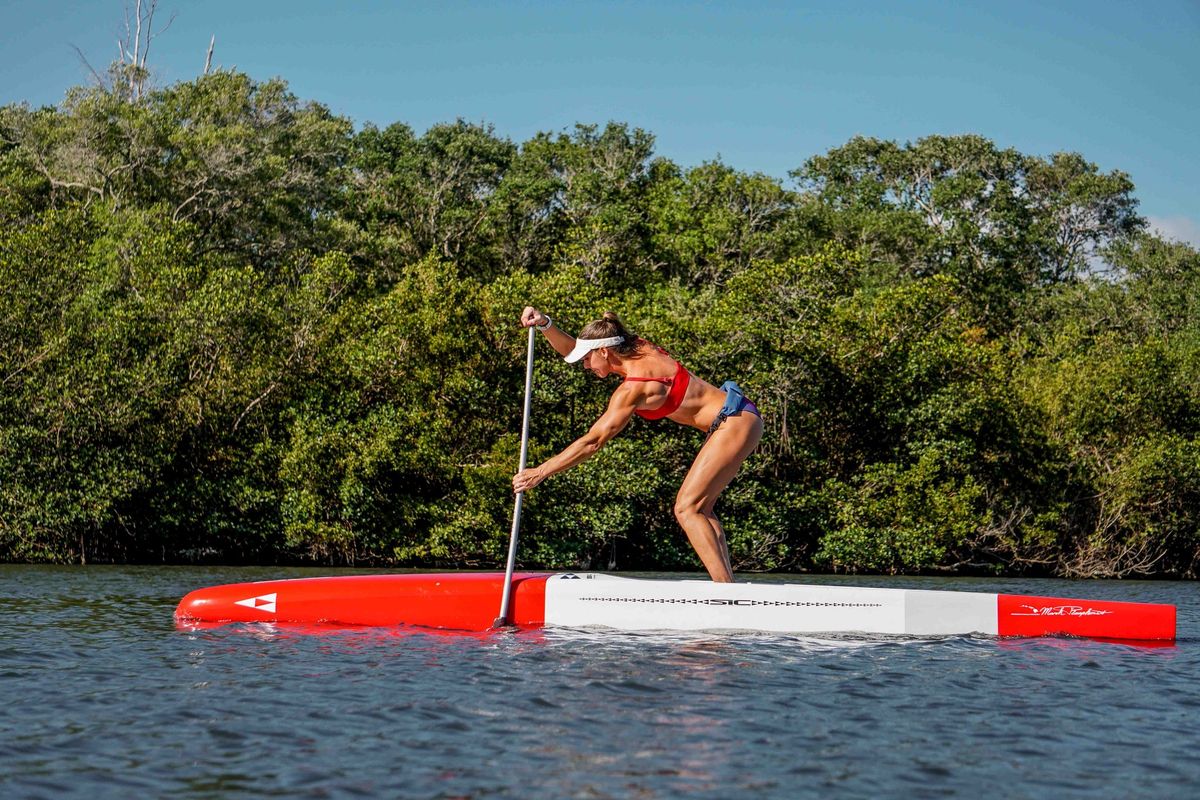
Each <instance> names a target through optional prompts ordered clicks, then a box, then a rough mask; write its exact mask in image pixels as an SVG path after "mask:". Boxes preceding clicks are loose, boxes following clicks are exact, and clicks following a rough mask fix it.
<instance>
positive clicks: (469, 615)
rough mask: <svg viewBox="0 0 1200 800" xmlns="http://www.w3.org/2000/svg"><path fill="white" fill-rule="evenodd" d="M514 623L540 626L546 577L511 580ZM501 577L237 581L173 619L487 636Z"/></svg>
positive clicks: (185, 603)
mask: <svg viewBox="0 0 1200 800" xmlns="http://www.w3.org/2000/svg"><path fill="white" fill-rule="evenodd" d="M513 583H514V587H513V600H512V611H511V615H510V616H511V618H510V620H509V621H510V622H512V623H513V624H516V625H518V626H523V627H539V626H541V625H542V622H543V620H544V619H545V603H546V601H545V596H546V589H545V586H546V576H545V575H536V574H516V575H514V576H513ZM503 586H504V575H503V574H492V573H487V574H473V573H461V574H460V573H453V574H440V575H362V576H343V577H338V578H326V579H311V578H310V579H300V580H283V581H263V582H260V583H234V584H227V585H224V586H213V587H210V588H207V589H198V590H197V591H194V592H192V593H190V594H188V595H187V596H186V597H184V598H183V600H182V601H181V602H180V603H179V606H178V608H176V609H175V617H176V618H177V619H181V620H199V621H205V622H313V621H320V622H342V623H352V624H355V625H398V624H408V625H421V626H425V627H429V628H454V629H457V630H478V631H482V630H487V629H488V628H489V627H491V625H492V622H493V621H494V620H495V619H496V614H497V612H498V611H499V609H500V597H501V593H502V590H503Z"/></svg>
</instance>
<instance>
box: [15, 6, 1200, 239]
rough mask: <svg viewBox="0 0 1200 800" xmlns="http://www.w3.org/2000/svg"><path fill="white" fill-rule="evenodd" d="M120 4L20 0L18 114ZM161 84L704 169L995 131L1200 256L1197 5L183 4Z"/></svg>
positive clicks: (94, 48)
mask: <svg viewBox="0 0 1200 800" xmlns="http://www.w3.org/2000/svg"><path fill="white" fill-rule="evenodd" d="M122 9H123V4H122V2H121V1H120V0H91V2H80V1H79V0H74V1H72V0H41V2H17V1H16V0H0V45H2V47H0V103H11V102H18V101H27V102H29V103H31V104H34V105H44V104H54V103H57V102H59V101H60V100H61V98H62V96H63V94H64V92H65V91H66V89H67V88H68V87H70V86H72V85H76V84H79V83H83V82H86V80H87V79H88V74H87V71H86V70H85V69H84V67H82V66H81V64H80V63H79V60H78V58H77V57H76V55H75V53H74V51H73V50H72V48H71V45H76V46H78V47H79V48H80V50H82V51H83V52H84V54H86V55H87V57H88V59H89V60H90V61H91V62H92V63H93V65H95V66H96V67H97V68H98V69H99V68H102V67H103V66H104V65H105V64H107V63H108V61H110V60H111V59H112V58H113V57H115V55H116V39H117V37H118V34H119V33H120V30H121V28H122V19H123V11H122ZM172 13H174V14H175V15H176V16H175V21H174V23H173V24H172V25H171V27H170V28H169V29H168V30H167V31H166V32H164V33H163V34H162V35H161V36H160V37H159V38H158V39H156V40H155V41H154V43H153V45H152V50H151V56H150V63H151V66H152V67H153V68H154V69H155V70H156V74H157V77H158V79H159V81H160V82H172V81H176V80H186V79H189V78H191V77H193V76H195V75H196V74H198V73H199V72H200V71H201V70H202V69H203V65H204V55H205V51H206V50H207V47H208V42H209V37H210V36H212V35H213V34H215V35H216V37H217V43H216V52H215V55H214V59H213V60H214V64H216V65H221V66H225V67H236V68H237V69H239V70H242V71H244V72H247V73H249V74H250V75H252V76H254V77H256V78H260V79H266V78H270V77H274V76H281V77H283V78H286V79H287V80H288V82H289V83H290V85H291V88H292V90H293V91H294V92H295V93H296V94H297V95H299V96H300V97H302V98H305V99H312V100H317V101H319V102H322V103H324V104H326V105H328V106H329V107H330V108H331V109H332V110H333V111H335V112H337V113H339V114H344V115H346V116H348V117H350V118H351V119H353V120H354V121H355V122H356V123H357V124H359V125H361V124H363V123H365V122H374V123H376V124H379V125H386V124H388V123H391V122H397V121H400V122H406V123H408V124H410V125H412V126H413V127H414V128H416V129H417V130H418V131H423V130H424V129H426V128H427V127H429V126H430V125H432V124H434V123H437V122H443V121H450V120H454V119H457V118H459V117H461V118H464V119H467V120H471V121H474V122H488V123H492V124H493V125H494V126H495V128H496V131H497V133H499V134H501V135H504V136H507V137H509V138H512V139H514V140H516V141H523V140H524V139H527V138H529V137H530V136H532V135H533V134H534V133H536V132H537V131H542V130H551V131H556V130H562V129H565V128H569V127H571V126H572V125H574V124H575V123H576V122H593V123H604V122H607V121H609V120H618V121H623V122H629V123H631V124H634V125H637V126H640V127H643V128H645V129H647V130H649V131H650V132H652V133H653V134H655V136H656V137H657V150H658V153H659V154H661V155H664V156H667V157H668V158H671V159H673V160H675V161H677V162H679V163H681V164H684V165H693V164H699V163H701V162H703V161H705V160H710V159H713V158H716V157H720V158H721V159H722V160H723V161H725V162H726V163H728V164H730V165H732V166H734V167H736V168H738V169H742V170H747V171H761V172H765V173H767V174H770V175H774V176H777V177H780V178H784V177H786V175H787V173H788V171H789V170H792V169H795V168H796V167H798V166H800V165H801V164H802V163H803V162H804V161H805V160H806V159H807V158H808V157H809V156H812V155H815V154H818V153H823V152H825V151H826V150H828V149H830V148H832V147H836V146H838V145H840V144H842V143H844V142H845V141H846V140H847V139H849V138H850V137H851V136H854V135H855V134H864V135H869V136H876V137H880V138H886V139H896V140H899V141H907V140H912V139H916V138H919V137H921V136H925V135H928V134H956V133H979V134H982V135H984V136H987V137H988V138H990V139H992V140H993V141H995V142H997V143H998V144H999V145H1001V146H1005V147H1015V148H1017V149H1018V150H1020V151H1022V152H1026V153H1032V154H1039V155H1048V154H1050V153H1053V152H1057V151H1076V152H1080V153H1082V154H1083V155H1084V156H1085V157H1086V158H1088V159H1089V160H1091V161H1093V162H1095V163H1097V164H1098V165H1099V166H1100V167H1101V168H1102V169H1104V170H1110V169H1121V170H1124V171H1126V172H1128V173H1129V174H1130V175H1131V176H1132V177H1133V179H1134V182H1135V183H1136V184H1137V187H1138V191H1137V195H1138V197H1139V198H1140V200H1141V211H1142V213H1143V214H1144V215H1146V216H1147V217H1149V218H1150V219H1151V220H1152V222H1153V223H1154V224H1155V225H1156V226H1157V227H1159V228H1160V229H1161V230H1162V231H1163V232H1164V233H1166V234H1168V235H1169V236H1172V237H1173V238H1183V239H1188V240H1190V241H1192V242H1193V243H1196V244H1200V190H1198V189H1200V153H1197V142H1198V141H1200V134H1198V131H1200V80H1198V79H1200V0H1145V2H1142V3H1135V2H1132V1H1130V2H1106V0H1090V1H1089V2H1075V1H1074V0H1039V1H1037V2H1027V1H1026V0H1004V1H1001V0H991V1H990V2H975V1H974V0H959V2H935V1H934V0H911V1H910V2H904V1H903V0H892V1H891V2H882V1H881V2H871V1H865V2H841V3H838V2H819V3H818V2H765V1H763V2H755V1H754V0H742V2H675V1H670V2H668V1H666V0H660V1H659V2H616V1H613V2H584V1H583V0H580V1H579V2H568V1H567V0H560V2H503V3H502V2H442V3H437V2H427V3H417V2H391V3H384V2H349V1H348V0H347V1H344V2H335V1H334V0H328V2H311V1H310V0H290V2H276V1H275V0H242V1H241V2H236V3H235V2H228V0H162V1H161V6H160V11H159V20H160V22H164V23H165V22H166V20H167V19H168V18H169V17H170V16H171V14H172Z"/></svg>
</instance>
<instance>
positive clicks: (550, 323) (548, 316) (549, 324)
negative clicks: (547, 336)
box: [533, 314, 554, 332]
mask: <svg viewBox="0 0 1200 800" xmlns="http://www.w3.org/2000/svg"><path fill="white" fill-rule="evenodd" d="M553 324H554V320H552V319H550V315H549V314H546V324H545V325H534V326H533V327H535V328H537V329H538V330H539V331H543V332H544V331H545V330H546V329H547V328H549V327H550V326H551V325H553Z"/></svg>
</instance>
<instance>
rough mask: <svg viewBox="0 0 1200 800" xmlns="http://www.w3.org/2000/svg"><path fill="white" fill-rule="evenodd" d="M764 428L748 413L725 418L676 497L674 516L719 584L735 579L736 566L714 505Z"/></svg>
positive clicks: (694, 463)
mask: <svg viewBox="0 0 1200 800" xmlns="http://www.w3.org/2000/svg"><path fill="white" fill-rule="evenodd" d="M762 431H763V423H762V420H761V419H760V418H759V417H757V416H755V415H754V414H751V413H749V412H745V411H744V412H742V413H741V414H739V415H737V416H736V417H729V418H728V419H726V420H725V422H723V423H722V424H721V427H719V428H717V429H716V431H714V432H713V434H712V436H710V437H708V441H707V442H705V443H704V446H703V447H701V448H700V452H699V453H698V454H697V455H696V460H695V461H694V462H692V468H691V469H690V470H688V474H687V476H686V477H685V478H684V479H683V485H682V486H680V487H679V494H678V495H677V496H676V498H675V519H677V520H678V521H679V525H680V527H682V528H683V530H684V533H686V534H687V537H688V541H690V542H691V543H692V547H694V548H695V549H696V554H697V555H698V556H700V561H701V562H703V563H704V568H705V569H707V570H708V574H709V576H710V577H711V578H712V579H713V580H714V581H717V582H719V583H731V582H732V581H733V568H732V566H731V565H730V563H729V546H728V544H727V543H726V541H725V529H724V528H722V527H721V523H720V521H718V520H717V515H716V514H715V513H713V508H714V506H716V504H717V497H718V495H720V494H721V492H722V491H724V489H725V487H726V486H728V485H729V482H730V481H732V480H733V476H734V475H736V474H737V471H738V469H739V468H740V467H741V466H742V462H743V461H745V460H746V457H747V456H749V455H750V453H752V452H753V451H754V448H755V447H757V446H758V440H759V439H761V438H762Z"/></svg>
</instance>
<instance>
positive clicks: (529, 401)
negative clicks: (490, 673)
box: [492, 325, 533, 628]
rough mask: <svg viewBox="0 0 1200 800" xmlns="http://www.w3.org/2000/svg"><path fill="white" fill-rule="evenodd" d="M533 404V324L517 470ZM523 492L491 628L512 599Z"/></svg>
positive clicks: (504, 619) (503, 618) (500, 622)
mask: <svg viewBox="0 0 1200 800" xmlns="http://www.w3.org/2000/svg"><path fill="white" fill-rule="evenodd" d="M532 406H533V326H532V325H530V326H529V347H528V348H527V350H526V353H525V413H524V418H523V419H522V421H521V464H520V466H519V467H517V471H518V472H520V471H521V470H523V469H525V460H526V457H527V456H528V455H529V412H530V409H531V408H532ZM524 496H525V493H524V492H517V502H516V505H515V506H514V508H513V521H512V532H511V533H510V534H509V536H508V562H507V563H506V565H505V567H504V594H503V596H502V597H501V598H500V616H498V617H496V621H495V622H493V623H492V627H493V628H502V627H504V626H505V625H507V624H508V611H509V603H510V601H511V600H512V577H513V567H514V566H515V565H516V563H517V535H518V533H519V532H520V530H521V499H522V498H523V497H524Z"/></svg>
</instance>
